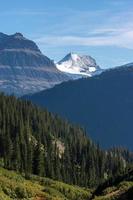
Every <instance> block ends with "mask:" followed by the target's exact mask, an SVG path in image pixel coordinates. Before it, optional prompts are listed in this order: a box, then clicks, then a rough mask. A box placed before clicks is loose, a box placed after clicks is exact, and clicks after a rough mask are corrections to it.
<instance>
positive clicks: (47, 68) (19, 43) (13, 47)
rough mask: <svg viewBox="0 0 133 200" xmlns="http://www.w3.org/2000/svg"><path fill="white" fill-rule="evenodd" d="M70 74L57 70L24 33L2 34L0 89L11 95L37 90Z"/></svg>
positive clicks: (56, 82)
mask: <svg viewBox="0 0 133 200" xmlns="http://www.w3.org/2000/svg"><path fill="white" fill-rule="evenodd" d="M69 79H70V77H69V76H67V75H66V74H64V73H62V72H60V71H59V70H58V69H56V67H55V64H54V63H53V61H51V60H50V59H49V58H48V57H46V56H44V55H43V54H42V53H41V51H40V50H39V48H38V47H37V45H36V44H35V43H34V42H33V41H31V40H28V39H26V38H25V37H24V36H23V35H22V34H21V33H16V34H14V35H6V34H3V33H0V90H1V91H4V92H6V93H8V94H12V93H14V94H15V95H18V96H20V95H24V94H27V93H34V92H37V91H41V90H43V89H46V88H50V87H53V86H54V85H55V84H58V83H61V82H63V81H67V80H69Z"/></svg>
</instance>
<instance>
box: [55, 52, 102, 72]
mask: <svg viewBox="0 0 133 200" xmlns="http://www.w3.org/2000/svg"><path fill="white" fill-rule="evenodd" d="M56 66H57V68H58V69H59V70H60V71H63V72H66V73H70V74H77V75H81V76H92V75H93V74H94V73H96V72H97V71H98V72H99V71H101V69H100V67H99V66H98V65H97V63H96V61H95V59H94V58H92V57H91V56H88V55H79V54H77V53H74V52H70V53H69V54H67V55H66V56H65V57H64V58H63V59H62V60H61V61H59V62H58V63H57V65H56Z"/></svg>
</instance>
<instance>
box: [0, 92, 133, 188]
mask: <svg viewBox="0 0 133 200" xmlns="http://www.w3.org/2000/svg"><path fill="white" fill-rule="evenodd" d="M0 119H1V120H0V165H1V166H3V167H5V168H6V169H10V170H16V171H19V172H21V173H23V174H24V175H25V176H26V177H27V178H28V177H29V176H30V175H31V174H35V175H39V176H42V177H49V178H53V179H55V180H60V181H63V182H65V183H69V184H74V185H80V186H85V187H87V186H88V187H94V186H96V185H97V184H99V183H101V181H104V180H105V179H107V178H109V177H110V176H111V175H112V174H113V175H117V174H119V173H123V171H124V172H125V170H126V168H127V166H128V164H131V163H132V160H133V159H132V154H130V153H129V151H127V150H126V149H122V148H121V149H119V148H118V149H111V150H109V151H104V150H102V149H101V148H100V147H99V145H96V144H95V143H94V142H92V141H91V140H90V139H89V138H88V137H87V136H86V135H85V131H84V130H83V129H82V128H80V127H77V126H74V125H72V124H70V123H68V122H67V121H64V120H62V119H61V118H59V117H58V116H57V115H53V114H52V113H49V112H47V111H46V110H42V109H40V108H38V107H36V106H34V105H33V104H32V103H30V102H27V101H22V100H17V99H16V98H15V97H10V96H4V95H3V94H0ZM66 163H67V164H66ZM105 174H106V176H105Z"/></svg>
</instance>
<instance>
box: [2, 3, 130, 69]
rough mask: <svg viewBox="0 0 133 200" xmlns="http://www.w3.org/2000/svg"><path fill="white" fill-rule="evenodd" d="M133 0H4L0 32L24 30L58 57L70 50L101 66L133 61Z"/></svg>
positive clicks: (41, 47) (44, 48)
mask: <svg viewBox="0 0 133 200" xmlns="http://www.w3.org/2000/svg"><path fill="white" fill-rule="evenodd" d="M132 11H133V0H22V1H18V0H12V1H10V0H4V1H1V6H0V25H1V29H0V31H1V32H4V33H7V34H13V33H15V32H21V33H23V34H24V35H25V36H26V37H27V38H30V39H32V40H34V41H35V42H36V43H37V44H38V45H39V47H40V49H41V50H42V52H43V53H44V54H45V55H47V56H49V57H50V58H52V59H54V60H56V61H58V60H60V59H61V58H62V57H63V56H65V54H67V53H69V52H77V53H79V54H88V55H91V56H93V57H94V58H95V59H96V60H97V63H98V64H99V65H100V66H102V67H103V68H108V67H113V66H118V65H121V64H125V63H128V62H133V12H132Z"/></svg>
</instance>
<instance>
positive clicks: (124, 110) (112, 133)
mask: <svg viewBox="0 0 133 200" xmlns="http://www.w3.org/2000/svg"><path fill="white" fill-rule="evenodd" d="M27 98H28V99H30V100H32V101H33V102H34V103H37V104H38V105H42V106H45V107H47V108H48V109H49V110H50V111H53V112H55V113H58V114H60V115H61V116H63V117H64V118H67V119H69V120H71V121H72V122H75V123H78V124H80V125H82V126H84V127H85V128H86V129H87V131H88V132H89V134H90V135H91V137H92V138H93V139H95V141H99V142H100V144H102V145H103V146H104V147H110V146H114V145H124V146H127V147H129V148H131V149H133V145H132V139H133V136H132V129H133V123H132V116H133V65H131V64H130V67H128V66H123V67H119V68H116V69H112V70H108V71H105V72H103V73H102V74H101V75H99V76H95V77H92V78H88V79H82V80H77V81H74V82H73V81H70V82H68V83H63V84H61V85H59V86H56V87H54V88H53V89H50V90H48V91H43V92H41V93H37V94H34V95H32V96H29V97H27Z"/></svg>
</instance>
